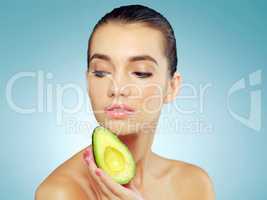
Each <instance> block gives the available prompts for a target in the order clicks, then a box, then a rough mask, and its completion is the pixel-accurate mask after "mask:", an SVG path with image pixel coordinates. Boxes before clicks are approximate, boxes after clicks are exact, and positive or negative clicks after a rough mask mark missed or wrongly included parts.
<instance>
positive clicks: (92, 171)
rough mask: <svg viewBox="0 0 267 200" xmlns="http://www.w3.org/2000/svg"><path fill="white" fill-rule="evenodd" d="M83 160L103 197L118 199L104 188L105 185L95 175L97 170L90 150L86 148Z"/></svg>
mask: <svg viewBox="0 0 267 200" xmlns="http://www.w3.org/2000/svg"><path fill="white" fill-rule="evenodd" d="M84 160H85V162H86V164H87V165H88V168H89V172H90V174H91V176H92V178H93V179H94V181H95V182H96V184H97V185H98V186H99V188H100V190H101V191H102V193H103V195H104V196H105V197H106V198H107V199H112V200H113V199H114V200H117V199H118V198H117V197H116V196H115V195H114V194H113V193H112V192H111V191H110V190H109V189H108V188H107V187H106V186H105V184H104V183H103V182H102V181H101V179H100V177H99V176H98V175H97V173H96V170H97V169H98V168H97V166H96V164H95V162H94V158H93V154H92V149H91V148H87V149H86V150H85V152H84Z"/></svg>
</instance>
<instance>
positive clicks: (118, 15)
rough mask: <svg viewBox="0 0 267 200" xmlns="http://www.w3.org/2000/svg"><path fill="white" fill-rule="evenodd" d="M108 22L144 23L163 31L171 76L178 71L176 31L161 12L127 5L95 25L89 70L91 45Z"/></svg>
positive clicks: (115, 10)
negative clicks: (100, 27)
mask: <svg viewBox="0 0 267 200" xmlns="http://www.w3.org/2000/svg"><path fill="white" fill-rule="evenodd" d="M108 22H121V23H125V24H127V23H144V24H146V25H147V26H150V27H152V28H155V29H157V30H159V31H161V33H162V35H163V37H164V39H165V52H164V53H165V55H166V57H167V59H168V65H169V72H170V75H171V76H173V74H174V73H175V71H176V66H177V52H176V40H175V35H174V31H173V29H172V27H171V25H170V23H169V22H168V20H167V19H166V18H165V17H164V16H163V15H161V14H160V13H159V12H157V11H155V10H153V9H151V8H149V7H146V6H142V5H127V6H121V7H118V8H115V9H113V10H112V11H111V12H109V13H107V14H106V15H104V16H103V17H102V18H101V19H100V20H99V21H98V22H97V24H96V25H95V27H94V29H93V32H92V34H91V36H90V38H89V41H88V50H87V67H88V69H89V58H90V43H91V40H92V37H93V34H94V32H95V31H96V29H97V28H98V27H99V26H101V25H103V24H107V23H108Z"/></svg>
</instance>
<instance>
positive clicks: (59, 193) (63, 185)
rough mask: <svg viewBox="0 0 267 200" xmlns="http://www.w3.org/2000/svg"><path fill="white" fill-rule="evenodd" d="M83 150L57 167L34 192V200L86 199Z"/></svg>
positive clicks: (86, 183) (87, 191)
mask: <svg viewBox="0 0 267 200" xmlns="http://www.w3.org/2000/svg"><path fill="white" fill-rule="evenodd" d="M83 151H84V149H83V150H81V151H79V152H78V153H76V154H75V155H73V156H72V157H71V158H69V159H68V160H66V161H65V162H63V163H62V164H61V165H60V166H58V167H57V168H56V169H55V170H54V171H53V172H52V173H51V174H49V175H48V177H46V178H45V179H44V180H43V181H42V183H41V184H40V185H39V186H38V187H37V189H36V191H35V200H43V199H44V200H47V199H53V200H61V199H62V200H63V199H64V200H68V199H75V198H77V197H79V199H88V195H90V191H89V190H88V189H89V188H88V182H87V178H86V166H85V165H84V163H83V159H82V154H83Z"/></svg>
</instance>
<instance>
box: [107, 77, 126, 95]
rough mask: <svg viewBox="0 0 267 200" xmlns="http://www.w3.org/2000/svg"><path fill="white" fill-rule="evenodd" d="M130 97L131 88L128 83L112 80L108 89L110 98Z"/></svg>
mask: <svg viewBox="0 0 267 200" xmlns="http://www.w3.org/2000/svg"><path fill="white" fill-rule="evenodd" d="M129 95H130V87H129V84H128V83H127V82H126V81H122V80H121V79H120V80H114V79H113V80H112V81H111V83H110V86H109V89H108V96H109V97H119V96H124V97H127V96H129Z"/></svg>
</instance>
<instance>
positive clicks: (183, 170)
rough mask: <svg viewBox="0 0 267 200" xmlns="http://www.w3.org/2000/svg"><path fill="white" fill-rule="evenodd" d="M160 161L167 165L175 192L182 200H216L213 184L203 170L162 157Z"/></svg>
mask: <svg viewBox="0 0 267 200" xmlns="http://www.w3.org/2000/svg"><path fill="white" fill-rule="evenodd" d="M159 159H161V160H162V162H164V163H166V166H167V167H166V169H167V170H168V177H171V178H170V180H171V185H172V186H173V190H174V191H176V192H177V195H178V196H181V199H188V200H190V199H207V200H213V199H215V194H214V190H213V182H212V180H211V178H210V176H209V175H208V173H207V172H206V171H205V170H204V169H203V168H201V167H200V166H197V165H195V164H191V163H188V162H184V161H180V160H174V159H168V158H163V157H161V156H159Z"/></svg>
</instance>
